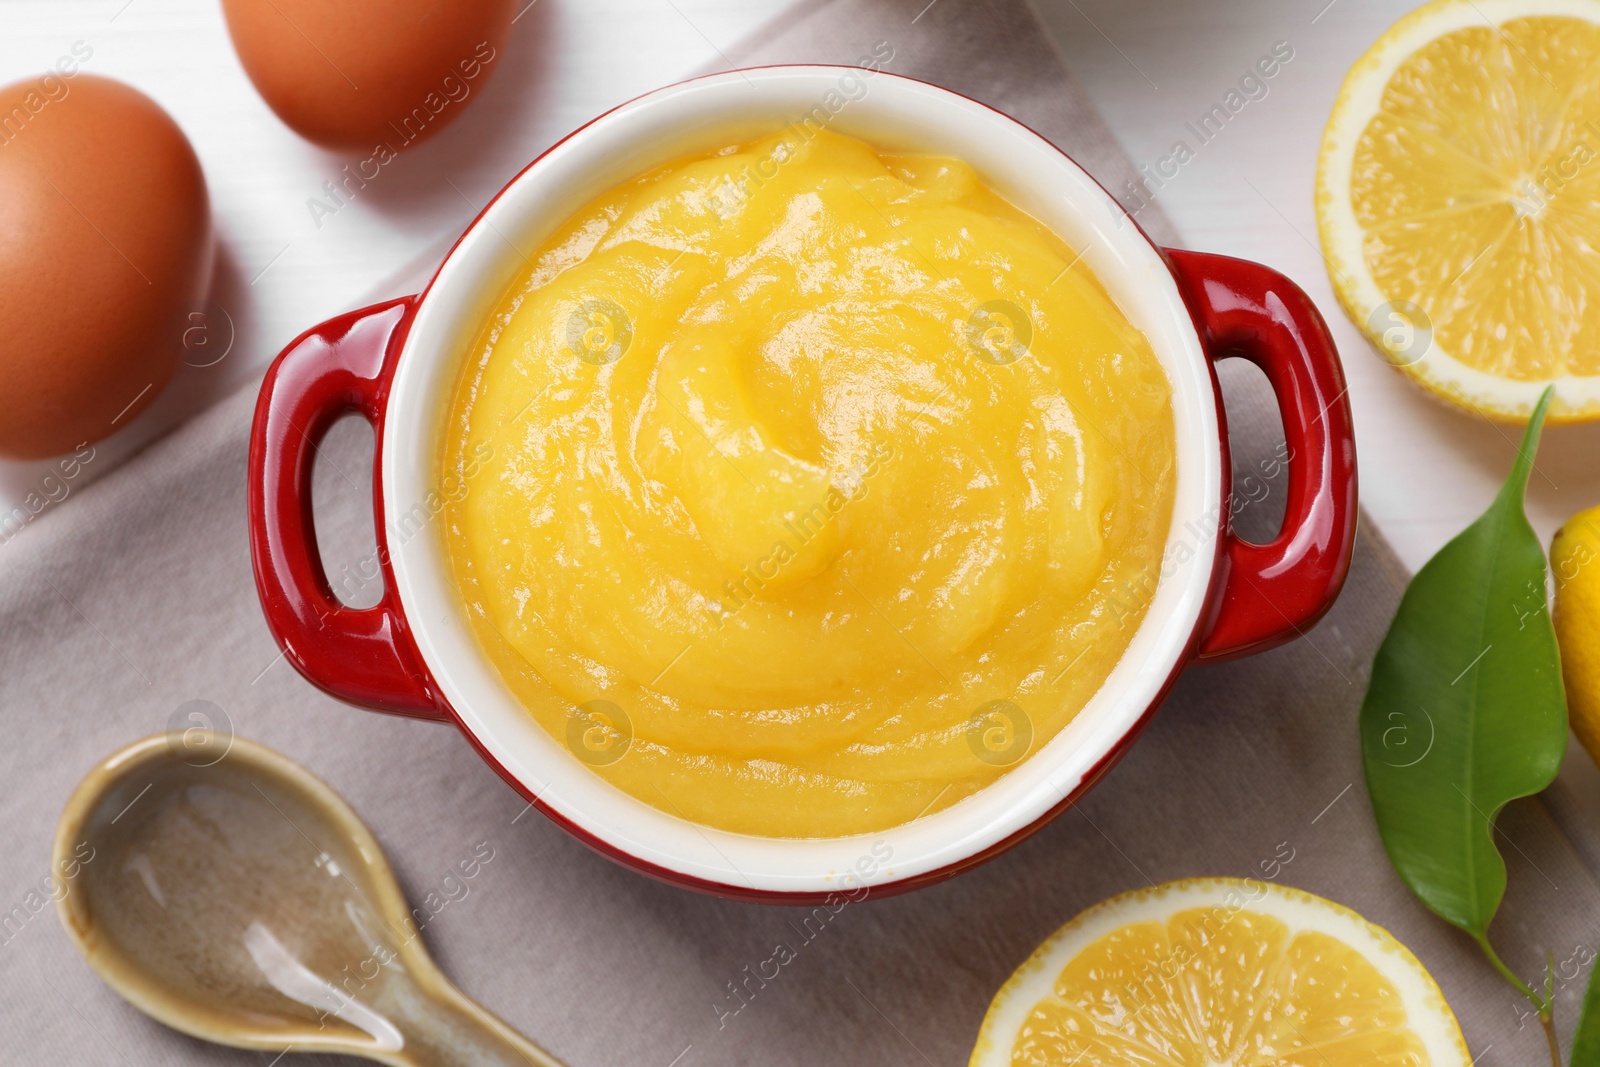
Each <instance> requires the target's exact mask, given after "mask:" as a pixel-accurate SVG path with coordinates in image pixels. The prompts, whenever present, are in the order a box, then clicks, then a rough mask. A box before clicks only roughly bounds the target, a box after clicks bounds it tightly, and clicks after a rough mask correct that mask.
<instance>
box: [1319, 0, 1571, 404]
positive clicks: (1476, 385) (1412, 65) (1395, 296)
mask: <svg viewBox="0 0 1600 1067" xmlns="http://www.w3.org/2000/svg"><path fill="white" fill-rule="evenodd" d="M1551 6H1552V7H1555V6H1556V5H1554V4H1552V5H1551ZM1538 7H1539V5H1538V4H1537V3H1534V4H1517V5H1513V4H1507V3H1496V2H1491V3H1484V4H1480V3H1474V2H1472V0H1435V2H1433V3H1430V4H1426V5H1424V6H1423V7H1421V8H1419V9H1418V10H1417V11H1415V12H1413V13H1412V14H1410V15H1408V16H1407V17H1406V18H1404V19H1402V20H1401V21H1400V22H1399V23H1397V24H1396V25H1395V26H1394V27H1393V28H1392V29H1391V30H1390V31H1389V32H1388V33H1386V34H1385V35H1384V36H1383V38H1381V39H1380V40H1379V41H1378V43H1377V44H1375V45H1374V46H1373V48H1372V49H1371V50H1370V51H1369V52H1368V54H1367V55H1366V56H1365V57H1363V59H1362V60H1361V61H1360V62H1358V63H1357V64H1356V65H1355V67H1354V68H1352V70H1351V72H1350V75H1349V77H1348V78H1347V79H1346V81H1345V84H1344V88H1343V89H1342V90H1341V92H1340V95H1339V100H1338V102H1337V103H1336V104H1335V106H1334V112H1333V117H1332V119H1331V120H1330V122H1329V125H1328V130H1327V132H1326V134H1325V137H1324V141H1323V148H1322V158H1321V161H1320V163H1319V173H1318V193H1317V212H1318V225H1319V228H1320V230H1321V233H1322V240H1323V244H1324V247H1325V250H1326V252H1327V255H1328V260H1329V265H1330V274H1331V277H1332V280H1333V284H1334V288H1335V290H1336V292H1337V293H1338V296H1339V299H1340V301H1341V303H1342V304H1343V305H1344V307H1345V309H1346V310H1347V311H1348V312H1349V313H1350V315H1351V317H1352V318H1353V319H1354V320H1355V321H1356V323H1357V325H1359V326H1361V327H1362V328H1363V329H1364V330H1366V332H1367V333H1368V335H1369V336H1370V337H1371V338H1372V340H1373V341H1374V343H1375V344H1377V345H1378V346H1379V347H1380V348H1381V349H1383V350H1384V351H1385V352H1386V354H1388V355H1389V356H1390V358H1391V359H1392V360H1393V361H1394V362H1395V363H1396V364H1398V365H1399V366H1401V367H1402V368H1403V369H1405V370H1406V371H1407V372H1408V373H1409V374H1411V375H1412V376H1413V377H1415V378H1417V379H1418V380H1419V381H1420V382H1421V383H1422V384H1423V385H1424V386H1426V387H1427V388H1428V389H1430V390H1431V391H1433V392H1434V393H1436V394H1438V395H1439V396H1441V397H1443V398H1444V399H1447V400H1450V401H1453V402H1455V403H1458V404H1461V405H1463V406H1466V407H1469V408H1472V409H1474V410H1477V411H1479V412H1482V413H1486V414H1489V415H1492V416H1495V417H1500V418H1507V419H1518V420H1522V419H1526V418H1527V416H1528V414H1529V413H1530V412H1531V410H1532V408H1533V405H1534V403H1535V402H1536V401H1537V399H1538V396H1539V393H1540V392H1542V389H1543V386H1544V385H1545V384H1547V383H1554V384H1555V386H1556V396H1555V401H1554V403H1553V405H1552V408H1551V417H1552V419H1553V420H1554V421H1556V422H1563V421H1577V420H1583V419H1590V418H1595V417H1600V345H1596V344H1595V343H1594V340H1593V338H1594V337H1595V336H1596V333H1597V331H1600V258H1597V256H1596V250H1597V248H1600V3H1588V2H1586V0H1579V2H1578V3H1576V4H1566V5H1564V11H1568V12H1572V13H1570V14H1568V13H1550V14H1541V13H1540V12H1539V11H1538V10H1537V9H1538ZM1530 9H1531V10H1530ZM1583 9H1589V11H1590V14H1589V17H1587V18H1585V17H1579V16H1580V14H1581V13H1582V11H1583ZM1507 14H1512V15H1514V16H1515V17H1509V18H1507V17H1505V16H1506V15H1507Z"/></svg>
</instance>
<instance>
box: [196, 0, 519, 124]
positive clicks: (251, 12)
mask: <svg viewBox="0 0 1600 1067" xmlns="http://www.w3.org/2000/svg"><path fill="white" fill-rule="evenodd" d="M222 10H223V14H224V15H225V16H226V18H227V22H228V33H229V35H230V36H232V38H233V46H234V48H235V50H236V51H237V52H238V53H239V61H240V62H241V63H242V64H243V65H244V69H245V72H246V73H248V74H249V75H250V80H251V81H252V82H254V83H255V86H256V89H257V91H258V92H260V93H261V96H262V99H264V100H265V101H266V102H267V105H268V106H269V107H271V108H272V110H273V111H274V112H275V113H276V114H277V116H278V117H279V118H280V119H282V120H283V121H284V122H285V123H286V124H288V125H289V126H290V127H291V128H292V129H294V130H295V131H296V132H297V133H299V134H300V135H301V136H303V137H305V138H307V139H308V140H311V141H314V142H316V143H317V144H320V145H323V146H324V147H327V148H343V149H352V148H355V149H366V150H375V149H378V148H380V147H382V146H387V147H388V148H389V149H390V150H391V151H394V152H398V151H400V150H402V149H404V148H407V147H409V146H410V145H413V144H416V143H417V142H419V141H422V140H424V139H426V138H428V137H431V136H433V134H435V133H437V132H438V131H439V130H440V129H442V128H443V127H444V126H446V125H448V124H449V123H450V122H452V121H454V120H455V119H456V117H457V116H459V115H460V114H461V112H462V111H463V110H464V109H465V108H466V106H467V105H468V103H469V102H470V101H471V100H472V99H473V98H475V97H476V96H477V95H478V94H479V93H480V92H481V91H482V89H483V85H484V83H485V82H487V81H488V80H489V77H490V76H491V75H492V74H493V73H494V71H495V70H496V69H497V68H498V66H499V64H500V63H501V62H502V59H503V52H504V48H505V39H506V35H507V33H508V32H509V30H510V28H511V22H512V20H513V18H514V17H515V8H514V5H513V4H512V3H511V2H508V0H448V2H445V0H382V2H378V0H223V2H222Z"/></svg>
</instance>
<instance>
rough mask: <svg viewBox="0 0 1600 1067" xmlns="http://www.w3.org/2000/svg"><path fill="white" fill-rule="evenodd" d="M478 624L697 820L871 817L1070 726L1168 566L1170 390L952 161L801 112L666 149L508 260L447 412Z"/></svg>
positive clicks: (1071, 255)
mask: <svg viewBox="0 0 1600 1067" xmlns="http://www.w3.org/2000/svg"><path fill="white" fill-rule="evenodd" d="M448 419H449V427H450V428H449V432H447V434H446V446H445V455H444V459H443V467H444V477H445V481H446V483H447V484H458V485H459V486H460V487H461V489H460V492H458V493H452V494H450V495H451V497H452V498H453V499H451V500H450V501H449V502H448V504H447V507H446V521H445V526H446V534H445V538H446V545H447V550H448V553H449V556H450V559H451V564H452V568H453V571H454V575H455V578H456V580H457V582H458V586H459V589H460V592H461V594H462V596H463V599H464V600H465V602H466V605H467V608H468V613H469V616H470V618H471V620H472V623H473V626H474V627H475V629H476V631H477V634H478V636H479V638H480V641H481V642H482V644H483V646H484V648H485V650H486V652H487V653H488V655H489V657H490V659H491V660H492V661H493V662H494V664H495V665H496V667H497V668H498V670H499V671H500V673H501V675H502V676H503V677H504V679H505V680H506V682H507V683H508V684H509V685H510V687H511V688H512V689H513V691H514V692H515V693H516V694H517V695H518V696H519V698H520V699H521V700H522V702H523V703H524V704H525V705H526V707H527V708H528V709H529V711H530V713H531V714H532V715H533V716H534V717H535V718H536V719H537V720H538V721H539V722H540V723H541V724H542V725H543V726H544V727H545V728H546V729H547V730H548V731H549V732H550V733H552V734H553V735H554V736H556V737H557V738H560V739H562V740H563V741H565V742H566V743H568V744H569V745H570V746H571V748H572V751H573V753H574V754H575V755H576V756H577V757H578V758H579V759H582V760H583V761H584V762H585V763H588V764H589V765H590V766H592V767H593V768H594V770H595V771H596V772H597V773H599V774H601V775H603V776H605V777H606V778H607V779H609V780H610V781H611V782H613V783H614V784H616V785H617V786H618V787H620V788H622V789H624V790H625V791H627V792H628V793H630V794H632V795H633V796H635V797H638V798H639V799H641V800H643V801H645V802H647V803H650V804H652V805H655V806H657V807H659V808H662V809H663V810H666V811H669V812H672V813H674V814H678V815H681V816H683V817H685V818H689V819H693V820H695V821H698V822H702V823H706V824H709V825H712V826H717V827H721V828H725V829H729V830H735V831H743V832H748V833H756V834H766V835H775V836H827V835H838V834H847V833H854V832H863V831H868V830H874V829H879V828H883V827H887V826H892V825H895V824H898V823H902V822H905V821H907V820H910V819H913V818H915V817H917V816H918V815H920V814H922V813H924V812H929V811H935V810H938V809H939V808H942V807H944V806H947V805H949V804H951V803H954V802H955V801H957V800H959V799H960V798H962V797H964V796H966V795H968V794H970V793H972V792H974V791H975V790H977V789H979V788H981V787H982V786H984V785H985V784H987V783H989V782H991V781H993V780H994V779H995V778H996V777H997V776H998V775H1000V774H1002V773H1004V772H1005V771H1006V770H1007V769H1008V768H1009V767H1011V766H1014V765H1015V763H1016V762H1017V761H1018V760H1020V759H1021V758H1022V757H1023V756H1024V755H1025V754H1026V753H1027V752H1028V751H1032V750H1035V749H1036V748H1037V747H1038V745H1040V744H1042V743H1043V742H1044V741H1046V740H1048V739H1049V738H1050V737H1052V736H1054V735H1055V734H1056V732H1057V731H1059V730H1060V729H1061V727H1062V726H1063V725H1065V724H1066V723H1067V722H1068V721H1069V720H1070V719H1071V718H1072V716H1073V715H1074V714H1075V713H1076V712H1077V711H1078V710H1079V709H1080V708H1081V707H1082V705H1083V704H1084V703H1085V702H1086V701H1087V700H1088V699H1089V697H1090V696H1091V695H1092V694H1093V693H1094V691H1095V690H1096V689H1097V688H1098V687H1099V685H1100V684H1101V682H1102V681H1103V680H1104V678H1105V677H1106V675H1107V674H1108V673H1109V672H1110V670H1111V668H1112V667H1113V666H1114V665H1115V663H1116V661H1117V659H1118V658H1119V657H1120V656H1121V654H1122V652H1123V650H1124V649H1125V647H1126V645H1127V643H1128V641H1129V640H1130V638H1131V636H1132V633H1133V630H1134V627H1135V625H1136V624H1137V622H1138V620H1139V619H1140V618H1141V617H1142V616H1143V614H1144V612H1145V610H1146V608H1147V606H1148V602H1149V599H1150V596H1151V595H1152V594H1153V590H1154V587H1155V584H1156V579H1157V575H1158V571H1159V568H1160V566H1161V562H1162V559H1161V557H1162V549H1163V546H1164V542H1165V537H1166V531H1167V529H1168V525H1169V521H1170V515H1171V509H1172V496H1173V482H1174V463H1175V460H1174V454H1173V453H1174V444H1173V432H1174V431H1173V416H1172V412H1171V398H1170V387H1169V384H1168V381H1167V379H1166V377H1165V374H1164V372H1163V370H1162V368H1161V367H1160V365H1159V363H1158V361H1157V360H1156V358H1155V356H1154V354H1153V353H1152V352H1151V350H1150V347H1149V345H1148V343H1147V342H1146V340H1145V338H1144V337H1143V335H1142V334H1140V333H1139V331H1138V330H1136V329H1135V328H1133V327H1132V326H1131V325H1130V324H1129V322H1128V321H1127V319H1126V318H1125V317H1124V316H1123V315H1122V314H1121V312H1120V311H1119V310H1118V308H1117V307H1116V305H1115V304H1114V303H1113V301H1112V300H1111V299H1110V298H1109V297H1108V296H1107V294H1106V293H1105V291H1104V290H1103V289H1102V288H1101V287H1100V285H1099V284H1098V283H1097V282H1096V280H1095V279H1094V277H1093V276H1092V275H1091V274H1090V273H1089V272H1088V270H1087V269H1086V268H1085V267H1084V265H1083V264H1082V262H1081V257H1079V256H1078V255H1077V254H1076V253H1075V252H1073V251H1072V250H1071V249H1070V248H1068V247H1067V246H1066V245H1064V244H1063V243H1062V242H1061V241H1060V240H1059V239H1057V238H1056V237H1055V236H1054V235H1052V234H1051V233H1049V232H1048V231H1047V230H1046V229H1045V228H1044V227H1042V226H1041V225H1039V224H1038V223H1037V222H1036V221H1034V220H1033V219H1031V218H1030V217H1028V216H1027V215H1025V214H1023V213H1021V212H1020V211H1018V210H1016V209H1015V208H1013V207H1011V206H1010V205H1009V204H1007V203H1006V202H1005V201H1004V200H1002V199H1001V198H1000V197H999V196H997V195H995V194H994V193H993V192H991V191H990V190H989V189H988V188H987V187H985V185H984V184H983V183H982V182H981V181H980V180H979V179H978V178H977V176H976V174H975V173H974V171H973V170H972V168H971V167H969V166H968V165H966V164H965V163H962V162H960V161H957V160H953V159H944V158H930V157H913V156H892V155H885V154H880V153H878V152H877V151H875V150H874V149H873V148H872V147H871V146H869V145H867V144H865V143H863V142H861V141H858V140H854V139H851V138H847V137H842V136H838V135H835V134H833V133H830V132H827V131H824V130H816V129H813V128H811V127H799V128H790V129H789V130H786V131H783V132H780V133H778V134H775V135H773V136H771V137H768V138H766V139H763V140H761V141H759V142H755V143H750V144H744V145H735V146H730V147H728V148H726V149H724V150H722V151H719V152H716V153H713V154H710V155H708V156H705V157H700V158H694V159H686V160H682V161H679V162H676V163H673V164H670V165H667V166H663V167H660V168H657V169H655V170H653V171H651V172H649V173H647V174H645V175H643V176H641V177H639V178H637V179H636V180H633V181H629V182H626V183H624V184H623V185H621V186H619V187H617V188H615V189H612V190H610V191H609V192H606V193H604V194H602V195H601V196H599V197H598V198H597V199H595V200H594V201H593V202H592V203H590V204H589V205H588V206H587V207H585V208H583V209H582V210H581V211H579V212H578V213H577V214H576V215H575V216H573V217H572V218H571V219H570V220H569V221H568V222H567V223H566V224H565V225H564V226H562V227H561V228H560V229H559V230H558V231H557V232H556V233H555V234H554V235H553V236H551V237H550V238H549V239H548V240H547V241H546V242H545V243H544V244H543V245H542V246H541V247H540V248H539V249H538V250H537V252H535V253H534V254H533V255H532V257H531V258H530V260H529V266H528V269H527V271H526V272H525V274H524V276H523V277H522V278H520V279H519V280H518V281H517V282H516V284H514V285H513V286H512V287H511V288H510V289H509V290H508V292H507V293H506V294H505V295H504V297H503V299H502V300H501V302H500V305H499V307H498V309H497V310H496V312H495V313H494V314H493V316H492V317H491V318H490V320H489V321H488V323H487V325H486V326H485V328H484V330H483V333H482V335H481V336H480V338H479V339H478V341H477V344H476V347H475V349H474V350H473V356H472V358H471V359H470V360H469V361H468V364H467V366H466V367H465V369H464V371H463V373H462V376H461V378H460V381H459V385H458V387H457V391H456V395H455V397H454V399H453V401H452V405H451V408H450V411H449V414H448Z"/></svg>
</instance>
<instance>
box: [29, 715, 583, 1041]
mask: <svg viewBox="0 0 1600 1067" xmlns="http://www.w3.org/2000/svg"><path fill="white" fill-rule="evenodd" d="M54 853H55V855H54V859H55V860H56V861H57V862H58V864H62V865H60V866H58V867H57V868H56V869H58V870H62V871H68V870H72V871H75V872H76V874H75V876H74V877H73V878H71V879H70V881H69V887H68V892H67V893H66V894H65V895H63V896H62V897H61V898H60V900H58V901H57V904H56V907H57V912H58V914H59V915H60V917H61V921H62V924H63V925H64V926H65V927H66V930H67V933H68V935H69V936H70V937H71V938H72V940H73V942H74V944H76V945H77V947H78V950H79V951H80V952H82V953H83V956H84V958H85V959H86V960H88V962H89V965H90V966H91V967H93V968H94V969H95V971H96V972H97V973H98V974H99V975H100V977H101V978H103V979H104V980H105V981H106V983H107V984H108V985H110V986H111V988H112V989H114V990H116V992H117V993H118V994H119V995H121V996H122V997H123V998H124V999H126V1000H127V1001H128V1002H129V1003H131V1004H133V1005H134V1006H135V1007H137V1008H139V1009H140V1010H141V1011H143V1012H144V1013H145V1014H147V1015H150V1016H151V1017H153V1018H155V1019H157V1020H159V1021H160V1022H163V1023H165V1024H166V1025H168V1026H170V1027H172V1028H173V1029H176V1030H180V1031H182V1032H184V1033H186V1034H189V1035H191V1036H193V1037H198V1038H201V1039H203V1040H206V1041H213V1042H217V1043H219V1044H224V1045H232V1046H235V1047H238V1048H249V1049H259V1050H262V1051H268V1052H274V1053H281V1052H284V1051H285V1050H289V1049H292V1050H293V1051H296V1052H332V1053H340V1054H344V1055H354V1056H360V1057H364V1058H366V1059H369V1060H375V1061H377V1062H380V1063H387V1064H394V1065H396V1067H444V1065H461V1067H467V1065H473V1067H478V1065H483V1067H500V1065H512V1064H517V1065H522V1067H526V1065H528V1064H533V1065H535V1067H560V1065H559V1063H558V1061H556V1060H555V1059H553V1058H552V1057H551V1056H550V1055H549V1054H548V1053H546V1052H545V1051H544V1050H542V1049H540V1048H539V1047H538V1046H536V1045H534V1044H532V1043H531V1042H529V1041H528V1040H527V1039H526V1038H523V1037H522V1036H521V1035H520V1034H517V1033H516V1032H515V1031H514V1030H512V1029H511V1027H509V1026H507V1025H506V1024H505V1023H504V1022H502V1021H501V1020H499V1019H497V1018H495V1017H494V1016H493V1015H491V1014H490V1013H489V1012H488V1011H486V1010H485V1009H484V1008H482V1007H480V1006H479V1005H478V1004H476V1003H474V1002H473V1001H472V1000H471V999H469V998H468V997H467V996H466V995H465V994H463V993H462V992H461V991H460V990H458V989H457V988H456V987H455V986H454V985H453V984H451V982H450V981H449V979H447V978H445V976H444V975H443V973H441V972H440V971H439V969H438V967H437V965H435V964H434V962H433V960H432V958H431V957H429V955H428V953H427V950H426V948H425V947H424V945H423V942H422V939H421V937H420V935H419V933H418V931H417V927H416V924H415V922H414V921H413V919H412V916H411V913H410V911H409V910H408V909H407V907H406V903H405V899H404V897H403V896H402V895H401V892H400V887H399V885H398V884H397V883H396V881H395V878H394V874H393V872H392V871H391V870H390V868H389V863H388V860H387V859H386V858H385V856H384V853H383V850H382V849H381V848H380V847H379V845H378V842H377V840H376V839H375V838H374V837H373V836H372V833H371V831H369V830H368V829H367V827H366V826H365V825H364V824H363V823H362V822H361V820H360V819H359V818H358V817H357V815H356V814H355V812H354V811H352V810H351V809H350V807H349V805H347V804H346V803H345V802H344V801H343V800H342V799H341V798H340V797H339V796H338V795H337V794H336V793H334V792H333V790H332V789H330V788H328V786H327V785H325V784H324V783H323V782H322V781H320V780H319V779H317V778H316V777H315V776H313V775H312V774H311V773H310V772H309V771H307V770H306V769H305V768H303V767H301V766H299V765H298V764H295V763H293V762H292V761H290V760H289V759H287V758H286V757H284V756H281V755H279V754H278V753H276V752H273V751H272V750H271V749H268V748H265V747H263V746H261V745H258V744H255V743H253V742H249V741H245V740H243V739H240V738H231V737H227V736H225V735H221V734H216V733H212V732H210V731H204V730H188V731H183V732H181V733H180V732H173V733H168V734H159V735H156V736H154V737H148V738H145V739H144V740H142V741H138V742H135V743H134V744H132V745H129V746H128V747H126V748H124V749H122V750H120V751H118V752H116V753H114V754H112V755H111V756H109V757H108V758H107V759H105V760H104V761H103V762H102V763H100V764H99V765H98V766H97V767H95V768H94V770H92V771H90V772H89V774H88V776H87V777H85V778H84V780H83V781H82V782H81V783H79V785H78V787H77V789H76V790H74V792H73V794H72V797H71V798H70V799H69V800H68V802H67V806H66V809H65V810H64V811H63V812H62V815H61V820H60V823H59V824H58V825H57V828H56V839H55V849H54Z"/></svg>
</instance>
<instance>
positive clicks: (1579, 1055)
mask: <svg viewBox="0 0 1600 1067" xmlns="http://www.w3.org/2000/svg"><path fill="white" fill-rule="evenodd" d="M1568 1062H1569V1063H1571V1064H1572V1067H1600V967H1592V968H1590V970H1589V991H1588V992H1587V993H1585V994H1584V995H1583V1007H1582V1009H1580V1013H1579V1015H1578V1032H1577V1033H1575V1034H1573V1035H1572V1058H1571V1059H1570V1060H1569V1061H1568Z"/></svg>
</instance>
